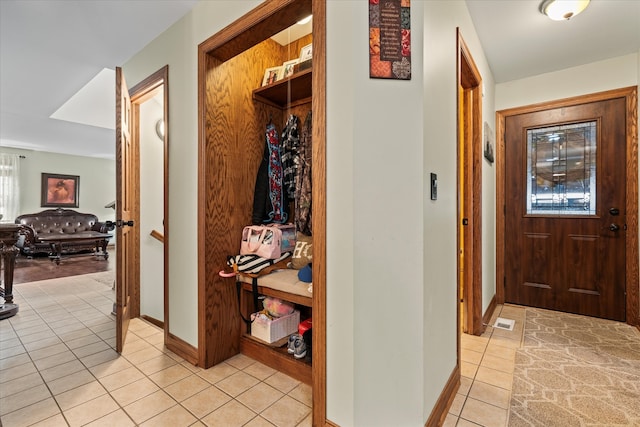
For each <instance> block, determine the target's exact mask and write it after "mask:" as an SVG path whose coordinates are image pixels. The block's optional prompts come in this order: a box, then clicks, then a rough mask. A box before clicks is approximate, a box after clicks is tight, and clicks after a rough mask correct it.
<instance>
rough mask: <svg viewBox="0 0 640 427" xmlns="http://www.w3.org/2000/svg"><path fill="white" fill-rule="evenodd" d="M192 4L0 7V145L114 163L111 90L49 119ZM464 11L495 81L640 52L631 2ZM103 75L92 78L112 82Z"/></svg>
mask: <svg viewBox="0 0 640 427" xmlns="http://www.w3.org/2000/svg"><path fill="white" fill-rule="evenodd" d="M195 3H197V0H162V1H156V0H129V1H124V0H37V1H36V0H0V107H1V111H0V145H2V146H10V147H17V148H26V149H34V150H42V151H50V152H58V153H65V154H76V155H83V156H95V157H105V158H113V156H114V155H113V151H114V140H115V135H114V131H113V129H109V128H108V127H107V126H108V123H110V122H112V121H113V120H115V112H113V105H114V98H115V95H114V90H112V89H111V88H110V87H108V88H107V89H106V90H104V89H103V90H102V95H100V90H97V92H98V94H94V95H93V96H96V97H97V98H95V99H101V100H100V101H94V102H92V104H93V105H94V106H95V107H96V108H95V109H96V111H94V109H92V108H88V107H80V110H82V111H83V112H85V113H92V114H94V115H95V116H96V117H94V118H88V119H83V123H93V125H89V124H81V123H74V122H71V121H68V120H71V119H70V118H69V117H68V116H66V115H63V114H64V113H65V112H64V111H60V112H58V113H57V114H61V115H62V116H60V117H62V118H63V119H62V120H60V119H52V118H50V116H51V115H52V114H54V113H55V112H56V111H57V110H58V109H59V108H60V107H61V106H62V105H63V104H64V103H65V102H67V101H68V100H69V98H71V97H72V96H73V95H74V94H75V93H76V92H78V91H79V90H80V89H81V88H83V87H85V86H86V85H87V84H88V83H89V82H90V81H91V80H92V79H93V78H94V77H96V76H98V74H99V73H101V71H103V70H104V69H105V68H107V69H109V70H113V68H114V67H115V66H119V65H122V64H124V63H125V62H126V61H127V60H128V59H129V58H130V57H132V56H133V55H134V54H136V53H137V52H138V51H139V50H140V49H142V48H143V47H144V46H145V45H146V44H147V43H149V42H150V41H151V40H153V39H154V38H155V37H156V36H157V35H159V34H160V33H162V32H163V31H165V30H166V29H167V28H168V27H169V26H171V25H172V24H173V23H174V22H176V21H177V20H179V19H180V18H181V17H182V16H184V15H185V14H186V13H188V12H189V11H190V10H191V8H192V7H193V6H194V5H195ZM466 3H467V6H468V8H469V11H470V13H471V16H472V19H473V21H474V25H475V27H476V30H477V33H478V36H479V38H480V41H481V43H482V45H483V48H484V51H485V54H486V56H487V60H488V62H489V64H490V67H491V70H492V72H493V75H494V78H495V80H496V82H498V83H500V82H505V81H510V80H514V79H519V78H523V77H527V76H532V75H536V74H541V73H545V72H550V71H554V70H558V69H563V68H567V67H571V66H576V65H581V64H586V63H589V62H593V61H598V60H602V59H606V58H611V57H615V56H620V55H624V54H628V53H638V52H639V51H640V0H592V1H591V4H590V6H589V7H588V8H587V9H586V10H585V11H584V12H583V13H582V14H580V15H579V16H576V17H575V18H573V19H572V20H571V21H568V22H554V21H551V20H549V19H548V18H546V17H545V16H544V15H542V14H540V12H539V11H538V8H539V5H540V3H541V1H538V0H466ZM363 40H366V36H364V39H363ZM365 46H366V43H365ZM105 73H106V74H104V73H102V74H101V76H100V77H99V79H105V78H106V79H107V80H108V79H110V78H111V77H110V75H109V71H106V72H105ZM105 75H106V76H107V77H105ZM102 87H104V85H102ZM87 89H89V90H94V91H95V90H96V89H95V88H94V89H92V88H91V85H89V86H88V88H87ZM101 97H102V98H101ZM83 105H86V104H83ZM73 108H74V107H73V106H65V109H67V110H68V109H71V110H72V109H73ZM63 110H64V109H63ZM105 113H106V116H107V118H106V119H105ZM109 114H111V117H113V119H111V118H109V117H108V116H109Z"/></svg>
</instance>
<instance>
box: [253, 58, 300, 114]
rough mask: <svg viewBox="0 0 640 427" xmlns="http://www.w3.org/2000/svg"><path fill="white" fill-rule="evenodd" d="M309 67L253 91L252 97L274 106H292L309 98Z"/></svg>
mask: <svg viewBox="0 0 640 427" xmlns="http://www.w3.org/2000/svg"><path fill="white" fill-rule="evenodd" d="M311 76H312V71H311V68H308V69H306V70H303V71H300V72H298V73H296V74H294V75H292V76H290V77H286V78H284V79H282V80H278V81H277V82H275V83H271V84H270V85H267V86H263V87H261V88H258V89H255V90H254V91H253V99H254V100H256V101H260V102H263V103H265V104H270V105H273V106H275V107H279V108H282V107H285V106H292V105H296V104H300V103H304V102H309V101H310V100H311Z"/></svg>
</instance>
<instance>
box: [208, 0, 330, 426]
mask: <svg viewBox="0 0 640 427" xmlns="http://www.w3.org/2000/svg"><path fill="white" fill-rule="evenodd" d="M309 6H310V8H311V12H312V14H313V24H312V25H313V29H312V32H313V59H312V62H313V76H312V93H313V97H312V101H311V105H312V107H311V108H312V111H313V127H312V151H313V153H312V156H313V168H312V174H313V175H312V181H313V189H312V198H313V216H312V229H313V258H314V261H313V262H314V268H313V272H312V274H313V278H312V279H313V284H314V285H313V329H312V331H313V332H312V333H313V337H312V341H313V347H312V348H313V350H312V351H313V355H312V359H313V364H312V365H313V366H312V394H313V409H312V413H313V415H312V418H313V425H314V426H318V425H333V424H332V423H331V422H330V421H328V420H327V418H326V289H325V283H326V147H325V145H326V142H325V141H326V89H325V88H326V0H271V1H267V2H263V3H261V4H260V5H258V6H257V7H256V8H254V9H253V10H251V11H250V12H248V13H247V14H245V15H244V16H242V17H241V18H239V19H238V20H236V21H235V22H233V23H232V24H230V25H228V26H227V27H225V28H224V29H222V30H220V31H219V32H218V33H216V35H214V36H212V37H211V38H209V39H207V40H206V41H204V42H203V43H201V44H200V45H199V47H198V141H199V154H198V253H199V254H200V255H199V257H198V359H199V360H198V364H199V365H200V366H201V367H205V368H206V367H208V366H205V365H206V364H207V363H208V359H207V358H208V355H207V350H208V348H209V347H210V346H211V345H214V344H215V343H212V340H213V337H212V336H210V334H209V331H208V330H207V318H208V317H211V310H212V308H213V307H211V304H213V303H212V302H211V298H209V296H210V291H211V290H210V289H208V288H209V287H208V286H207V283H208V282H207V277H206V264H205V263H206V256H205V255H206V251H205V249H206V247H205V243H206V242H205V240H204V237H203V236H205V233H206V230H207V218H208V217H209V215H208V214H209V212H208V210H207V208H208V206H207V199H206V197H207V192H206V188H205V185H206V182H207V181H206V176H205V171H206V167H205V166H206V165H204V164H203V161H204V160H203V159H206V146H207V145H206V142H207V131H206V126H207V108H206V102H205V99H206V93H205V92H206V85H205V83H206V77H207V63H208V60H211V58H215V61H220V62H224V61H227V60H229V59H230V58H232V57H234V56H235V55H237V54H239V53H242V52H244V51H245V50H247V49H248V48H250V47H252V46H254V45H255V44H257V43H259V42H261V41H262V40H264V39H265V38H266V37H269V36H271V35H272V34H274V31H275V32H277V31H279V30H281V29H283V28H286V27H288V26H289V25H293V24H295V22H296V20H297V19H296V20H294V21H292V22H289V23H288V24H286V25H285V26H284V27H283V22H284V21H288V20H290V19H291V17H292V15H298V14H300V16H299V18H298V19H302V18H304V17H305V16H306V15H304V11H308V10H309ZM301 13H302V14H301ZM306 13H307V14H308V12H306ZM265 34H266V35H265ZM208 304H209V305H208Z"/></svg>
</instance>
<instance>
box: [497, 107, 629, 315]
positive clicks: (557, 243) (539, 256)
mask: <svg viewBox="0 0 640 427" xmlns="http://www.w3.org/2000/svg"><path fill="white" fill-rule="evenodd" d="M625 118H626V103H625V99H624V98H615V99H608V100H600V101H594V102H588V103H584V104H577V105H572V106H564V107H561V108H551V107H550V108H549V109H546V110H542V111H535V112H530V113H524V114H518V115H513V116H508V117H506V119H505V233H504V248H505V249H504V251H505V256H504V260H505V266H504V269H505V301H506V302H510V303H515V304H521V305H527V306H534V307H541V308H547V309H552V310H559V311H565V312H570V313H578V314H584V315H588V316H595V317H602V318H607V319H613V320H620V321H624V320H625V317H626V316H625V302H626V299H625V287H626V284H625V280H626V279H625V275H626V270H625V268H626V263H625V244H626V241H625V239H626V212H625V206H626V196H625V194H626V193H625V191H626V182H625V165H626V119H625Z"/></svg>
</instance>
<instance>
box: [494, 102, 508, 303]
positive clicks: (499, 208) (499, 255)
mask: <svg viewBox="0 0 640 427" xmlns="http://www.w3.org/2000/svg"><path fill="white" fill-rule="evenodd" d="M504 120H505V115H504V114H501V113H499V112H497V113H496V150H495V161H496V162H495V165H496V303H497V304H504V285H505V278H504V277H505V276H504V227H505V221H506V219H505V215H506V208H505V206H506V200H505V193H504V192H505V182H504V177H505V167H506V165H505V162H504V156H505V145H504Z"/></svg>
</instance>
